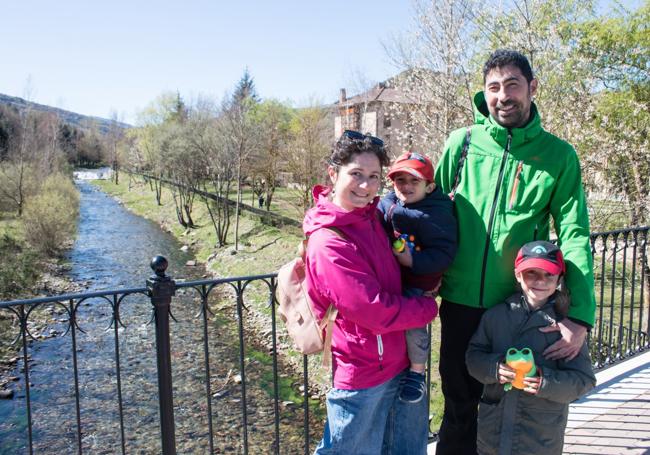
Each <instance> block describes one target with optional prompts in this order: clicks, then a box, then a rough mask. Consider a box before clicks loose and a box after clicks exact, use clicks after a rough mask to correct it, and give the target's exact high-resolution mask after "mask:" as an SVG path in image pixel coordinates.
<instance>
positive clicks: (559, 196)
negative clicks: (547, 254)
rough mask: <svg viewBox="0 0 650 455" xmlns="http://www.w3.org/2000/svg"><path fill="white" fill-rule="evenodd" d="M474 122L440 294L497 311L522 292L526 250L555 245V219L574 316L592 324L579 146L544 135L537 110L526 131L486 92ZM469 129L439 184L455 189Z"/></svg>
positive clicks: (452, 148) (454, 145)
mask: <svg viewBox="0 0 650 455" xmlns="http://www.w3.org/2000/svg"><path fill="white" fill-rule="evenodd" d="M474 108H475V115H474V125H473V126H472V127H471V141H470V147H469V150H468V153H467V158H466V160H465V163H464V165H463V167H462V170H461V173H460V181H459V185H458V187H457V188H456V195H455V214H456V219H457V220H458V252H457V253H456V258H455V260H454V262H453V263H452V265H451V267H450V268H449V269H447V271H446V272H445V274H444V276H443V281H442V286H441V288H440V295H441V296H442V297H443V298H444V299H446V300H448V301H451V302H454V303H458V304H462V305H467V306H470V307H477V308H478V307H482V308H490V307H492V306H494V305H496V304H497V303H499V302H502V301H503V300H504V299H506V298H507V297H508V296H509V295H511V294H512V293H513V292H515V290H516V286H515V285H516V281H515V277H514V261H515V257H516V255H517V251H518V250H519V248H520V247H521V246H522V245H523V244H524V243H526V242H530V241H532V240H548V238H549V231H550V219H551V217H552V218H553V222H554V228H555V232H556V233H557V235H558V245H559V246H560V248H561V249H562V252H563V254H564V259H565V262H566V266H567V273H566V283H567V287H568V290H569V292H570V294H571V306H570V308H569V318H571V319H572V320H574V321H578V322H582V323H583V325H589V326H593V323H594V317H595V308H596V302H595V297H594V278H593V258H592V255H591V248H590V242H589V218H588V214H587V204H586V200H585V195H584V191H583V188H582V180H581V176H580V163H579V162H578V156H577V155H576V152H575V150H574V149H573V147H572V146H571V145H570V144H568V143H567V142H565V141H563V140H561V139H559V138H557V137H556V136H554V135H552V134H550V133H548V132H546V131H544V129H543V128H542V124H541V121H540V117H539V113H538V112H537V107H536V106H535V104H534V103H533V104H532V106H531V116H532V118H531V120H530V121H529V122H528V124H526V125H525V126H524V127H523V128H513V129H511V130H509V129H507V128H504V127H502V126H501V125H499V124H498V123H497V122H495V121H494V119H493V118H492V117H490V115H489V112H488V108H487V104H486V103H485V97H484V95H483V92H479V93H477V94H476V95H475V96H474ZM465 134H466V128H462V129H459V130H456V131H454V132H452V133H451V134H450V136H449V138H448V139H447V142H446V144H445V149H444V152H443V155H442V158H441V159H440V162H439V163H438V167H437V169H436V175H435V180H436V183H437V184H438V185H439V186H440V187H441V188H442V190H443V191H444V192H446V193H449V192H450V191H451V189H452V187H453V184H454V180H455V174H456V167H457V163H458V160H459V158H460V155H461V151H462V148H463V142H464V140H465Z"/></svg>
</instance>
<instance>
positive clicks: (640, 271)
mask: <svg viewBox="0 0 650 455" xmlns="http://www.w3.org/2000/svg"><path fill="white" fill-rule="evenodd" d="M649 230H650V228H649V227H640V228H631V229H622V230H617V231H609V232H602V233H595V234H592V235H591V247H592V252H593V255H594V279H595V293H596V305H597V306H596V308H597V309H596V325H595V326H594V328H593V330H592V331H591V334H590V346H591V355H592V360H593V362H594V367H595V368H603V367H605V366H607V365H611V364H612V363H615V362H618V361H620V360H623V359H625V358H627V357H629V356H631V355H633V354H635V353H638V352H640V351H641V350H644V349H647V348H648V347H650V340H649V339H648V326H649V325H650V311H648V308H649V306H650V283H649V282H648V280H649V279H650V270H649V267H650V264H648V231H649Z"/></svg>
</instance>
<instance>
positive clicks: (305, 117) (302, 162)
mask: <svg viewBox="0 0 650 455" xmlns="http://www.w3.org/2000/svg"><path fill="white" fill-rule="evenodd" d="M330 131H331V130H330V125H329V122H328V116H327V110H325V109H323V108H322V107H319V106H318V104H317V103H315V102H313V103H312V105H311V106H310V107H306V108H302V109H298V110H297V111H296V114H295V116H294V117H293V119H292V121H291V140H290V142H289V148H288V156H287V160H286V168H285V169H286V171H288V172H290V173H291V174H292V175H293V182H292V186H293V187H294V191H295V192H296V194H297V200H298V201H300V202H299V208H300V209H301V210H302V211H303V212H305V211H306V210H307V209H308V208H309V207H311V205H312V197H311V189H312V187H313V186H314V185H315V184H317V183H324V179H325V164H326V162H327V158H328V156H329V152H330V145H331V140H330V137H331V133H330Z"/></svg>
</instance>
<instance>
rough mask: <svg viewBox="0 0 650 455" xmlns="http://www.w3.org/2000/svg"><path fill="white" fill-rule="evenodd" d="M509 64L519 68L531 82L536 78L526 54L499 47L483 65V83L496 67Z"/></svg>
mask: <svg viewBox="0 0 650 455" xmlns="http://www.w3.org/2000/svg"><path fill="white" fill-rule="evenodd" d="M508 65H512V66H514V67H516V68H519V71H521V74H522V75H523V76H524V77H525V78H526V81H528V82H529V83H530V81H532V80H533V79H534V77H533V70H532V69H531V67H530V63H528V59H527V58H526V56H525V55H524V54H522V53H521V52H517V51H513V50H511V49H497V50H496V51H494V52H492V54H490V56H489V57H488V59H487V61H486V62H485V65H483V83H485V78H486V77H487V75H488V73H489V72H490V71H492V70H493V69H494V68H503V67H504V66H508Z"/></svg>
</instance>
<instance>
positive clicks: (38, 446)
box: [0, 227, 650, 454]
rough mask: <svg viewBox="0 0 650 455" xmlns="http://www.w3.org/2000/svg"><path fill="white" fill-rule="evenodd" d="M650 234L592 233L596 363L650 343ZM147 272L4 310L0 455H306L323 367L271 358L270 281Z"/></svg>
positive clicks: (274, 347)
mask: <svg viewBox="0 0 650 455" xmlns="http://www.w3.org/2000/svg"><path fill="white" fill-rule="evenodd" d="M648 231H649V228H648V227H644V228H635V229H626V230H620V231H612V232H604V233H596V234H593V235H592V236H591V245H592V249H593V253H594V273H595V278H596V289H595V290H596V298H597V304H598V306H597V315H596V317H597V322H596V325H595V327H594V328H593V330H592V331H591V334H590V343H591V347H592V356H593V357H592V358H593V362H594V367H595V368H602V367H605V366H607V365H610V364H613V363H615V362H618V361H621V360H622V359H624V358H627V357H629V356H631V355H634V354H635V353H637V352H640V351H642V350H645V349H647V348H648V347H650V341H649V338H648V326H649V323H650V311H648V306H649V298H648V289H649V283H648V277H649V271H648V257H647V249H648V248H647V246H648V245H647V244H648ZM151 266H152V268H153V269H154V271H155V275H154V276H152V277H151V278H150V279H149V280H147V286H146V287H143V288H132V289H121V290H116V291H106V292H92V293H85V294H71V295H62V296H56V297H44V298H37V299H29V300H17V301H11V302H0V316H2V317H3V318H4V320H5V321H4V322H5V323H8V324H10V325H11V326H12V327H13V331H14V332H13V336H12V339H13V342H14V343H16V345H17V346H20V349H21V355H20V357H19V358H17V359H15V361H16V365H15V367H14V368H15V370H14V371H17V372H18V373H19V374H16V376H15V377H13V378H11V379H12V380H15V381H16V382H15V385H13V386H12V387H13V389H14V390H15V397H14V399H13V400H4V401H3V402H2V403H0V452H4V453H10V452H11V453H13V452H18V451H22V452H24V451H28V452H29V453H33V452H34V451H48V452H50V451H51V452H69V451H70V450H71V447H74V448H75V451H76V452H77V453H83V452H84V451H86V452H94V451H101V450H103V451H104V452H107V451H108V452H116V451H119V450H121V452H122V453H127V452H139V451H142V452H147V453H150V452H154V453H160V452H162V453H165V454H173V453H176V450H177V449H178V451H180V452H187V453H196V452H201V453H204V452H208V451H209V452H210V453H244V454H248V453H275V454H280V453H300V452H303V453H305V454H308V453H311V451H312V450H313V445H314V442H315V441H316V439H317V438H318V437H319V436H320V434H321V432H322V424H323V419H324V411H323V406H322V399H321V398H322V394H321V393H320V391H319V389H318V388H317V387H316V385H317V384H318V383H320V384H327V382H328V381H327V372H323V371H320V370H318V368H317V367H316V365H317V364H318V363H319V362H318V359H314V358H311V357H310V358H307V357H305V356H299V355H292V354H291V353H289V354H286V352H287V350H286V349H280V347H281V346H280V345H281V344H282V343H286V340H285V337H284V336H283V335H282V328H281V326H282V325H281V324H280V327H279V326H278V324H277V319H276V312H275V305H274V302H275V299H274V294H275V287H276V282H275V278H276V275H275V274H266V275H257V276H247V277H237V278H225V279H216V280H214V279H212V280H202V281H192V282H181V281H174V280H172V279H171V278H170V277H168V276H167V275H166V274H165V269H166V267H167V264H166V260H165V259H164V258H162V257H157V258H155V259H154V261H153V262H152V265H151ZM172 301H173V304H172ZM39 315H40V316H39ZM170 319H171V320H172V321H174V322H173V323H171V324H170ZM127 328H128V330H127ZM6 335H7V334H5V337H6ZM154 335H155V336H154ZM41 338H51V339H50V340H48V343H40V342H34V340H38V339H41ZM260 340H261V341H260ZM154 349H155V350H156V353H155V354H154V353H153V350H154ZM111 351H112V352H111ZM154 359H155V360H154ZM296 366H297V367H298V370H300V368H301V369H302V374H301V375H293V374H291V373H290V372H291V371H295V367H296ZM172 379H173V381H172ZM156 383H157V385H158V389H157V391H156V390H155V384H156ZM7 403H11V404H10V405H9V404H7ZM4 404H7V406H5V407H4V408H3V407H2V405H4ZM118 448H119V449H118Z"/></svg>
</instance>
